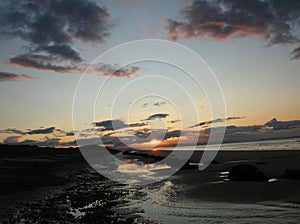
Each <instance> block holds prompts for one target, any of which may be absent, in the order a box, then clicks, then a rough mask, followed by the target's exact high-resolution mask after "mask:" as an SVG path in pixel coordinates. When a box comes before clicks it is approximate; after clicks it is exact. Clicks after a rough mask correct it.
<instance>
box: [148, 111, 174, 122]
mask: <svg viewBox="0 0 300 224" xmlns="http://www.w3.org/2000/svg"><path fill="white" fill-rule="evenodd" d="M168 116H169V114H163V113H159V114H153V115H151V116H149V117H148V118H147V119H145V121H150V120H154V119H161V118H166V117H168Z"/></svg>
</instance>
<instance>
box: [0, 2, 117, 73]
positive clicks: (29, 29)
mask: <svg viewBox="0 0 300 224" xmlns="http://www.w3.org/2000/svg"><path fill="white" fill-rule="evenodd" d="M0 3H1V6H2V8H1V12H0V22H1V27H0V36H1V37H3V38H20V39H22V40H24V41H26V42H27V43H28V46H27V49H28V52H25V53H24V54H30V55H31V56H30V57H32V55H33V54H38V55H39V56H40V57H42V56H47V57H48V59H47V60H42V59H41V58H39V59H38V62H37V63H36V64H34V63H33V61H26V62H23V63H20V61H19V64H18V65H21V66H25V67H32V68H37V69H47V68H48V69H50V70H53V71H58V72H62V71H63V70H65V69H63V68H61V67H60V66H59V65H53V64H52V63H50V61H52V62H53V61H54V62H57V61H58V60H59V61H70V62H81V61H82V59H81V57H80V55H79V53H78V52H77V51H76V50H75V49H73V48H72V44H73V43H74V42H75V41H76V40H80V41H83V42H98V43H102V42H103V41H104V39H105V38H106V37H107V36H108V35H109V34H110V29H111V27H112V26H111V24H109V22H108V19H109V17H110V15H109V13H108V11H107V10H106V9H105V8H104V7H101V6H99V5H98V4H97V3H95V2H93V1H89V0H51V1H47V0H41V1H35V0H24V1H17V0H12V1H4V0H0ZM23 49H24V48H23ZM27 56H28V55H27ZM17 57H20V56H17ZM36 57H37V56H36ZM27 58H28V57H27ZM23 59H24V55H23ZM49 59H51V60H49ZM16 64H17V63H16ZM29 64H30V65H32V66H29Z"/></svg>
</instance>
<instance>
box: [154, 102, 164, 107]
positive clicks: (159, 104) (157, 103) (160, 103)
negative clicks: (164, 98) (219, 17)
mask: <svg viewBox="0 0 300 224" xmlns="http://www.w3.org/2000/svg"><path fill="white" fill-rule="evenodd" d="M164 104H166V102H155V103H153V106H154V107H160V106H161V105H164Z"/></svg>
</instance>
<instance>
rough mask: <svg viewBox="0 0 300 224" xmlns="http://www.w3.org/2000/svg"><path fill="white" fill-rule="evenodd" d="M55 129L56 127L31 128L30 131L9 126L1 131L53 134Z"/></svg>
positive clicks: (23, 133)
mask: <svg viewBox="0 0 300 224" xmlns="http://www.w3.org/2000/svg"><path fill="white" fill-rule="evenodd" d="M54 131H55V127H49V128H39V129H29V130H28V131H22V130H19V129H15V128H8V129H5V130H0V133H14V134H20V135H37V134H52V133H54Z"/></svg>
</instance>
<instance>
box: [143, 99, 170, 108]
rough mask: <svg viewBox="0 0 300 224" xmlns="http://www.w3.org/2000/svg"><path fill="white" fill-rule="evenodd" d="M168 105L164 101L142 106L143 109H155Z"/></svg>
mask: <svg viewBox="0 0 300 224" xmlns="http://www.w3.org/2000/svg"><path fill="white" fill-rule="evenodd" d="M164 104H166V102H164V101H162V102H154V103H144V104H143V105H142V108H145V107H148V106H153V107H160V106H162V105H164Z"/></svg>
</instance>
